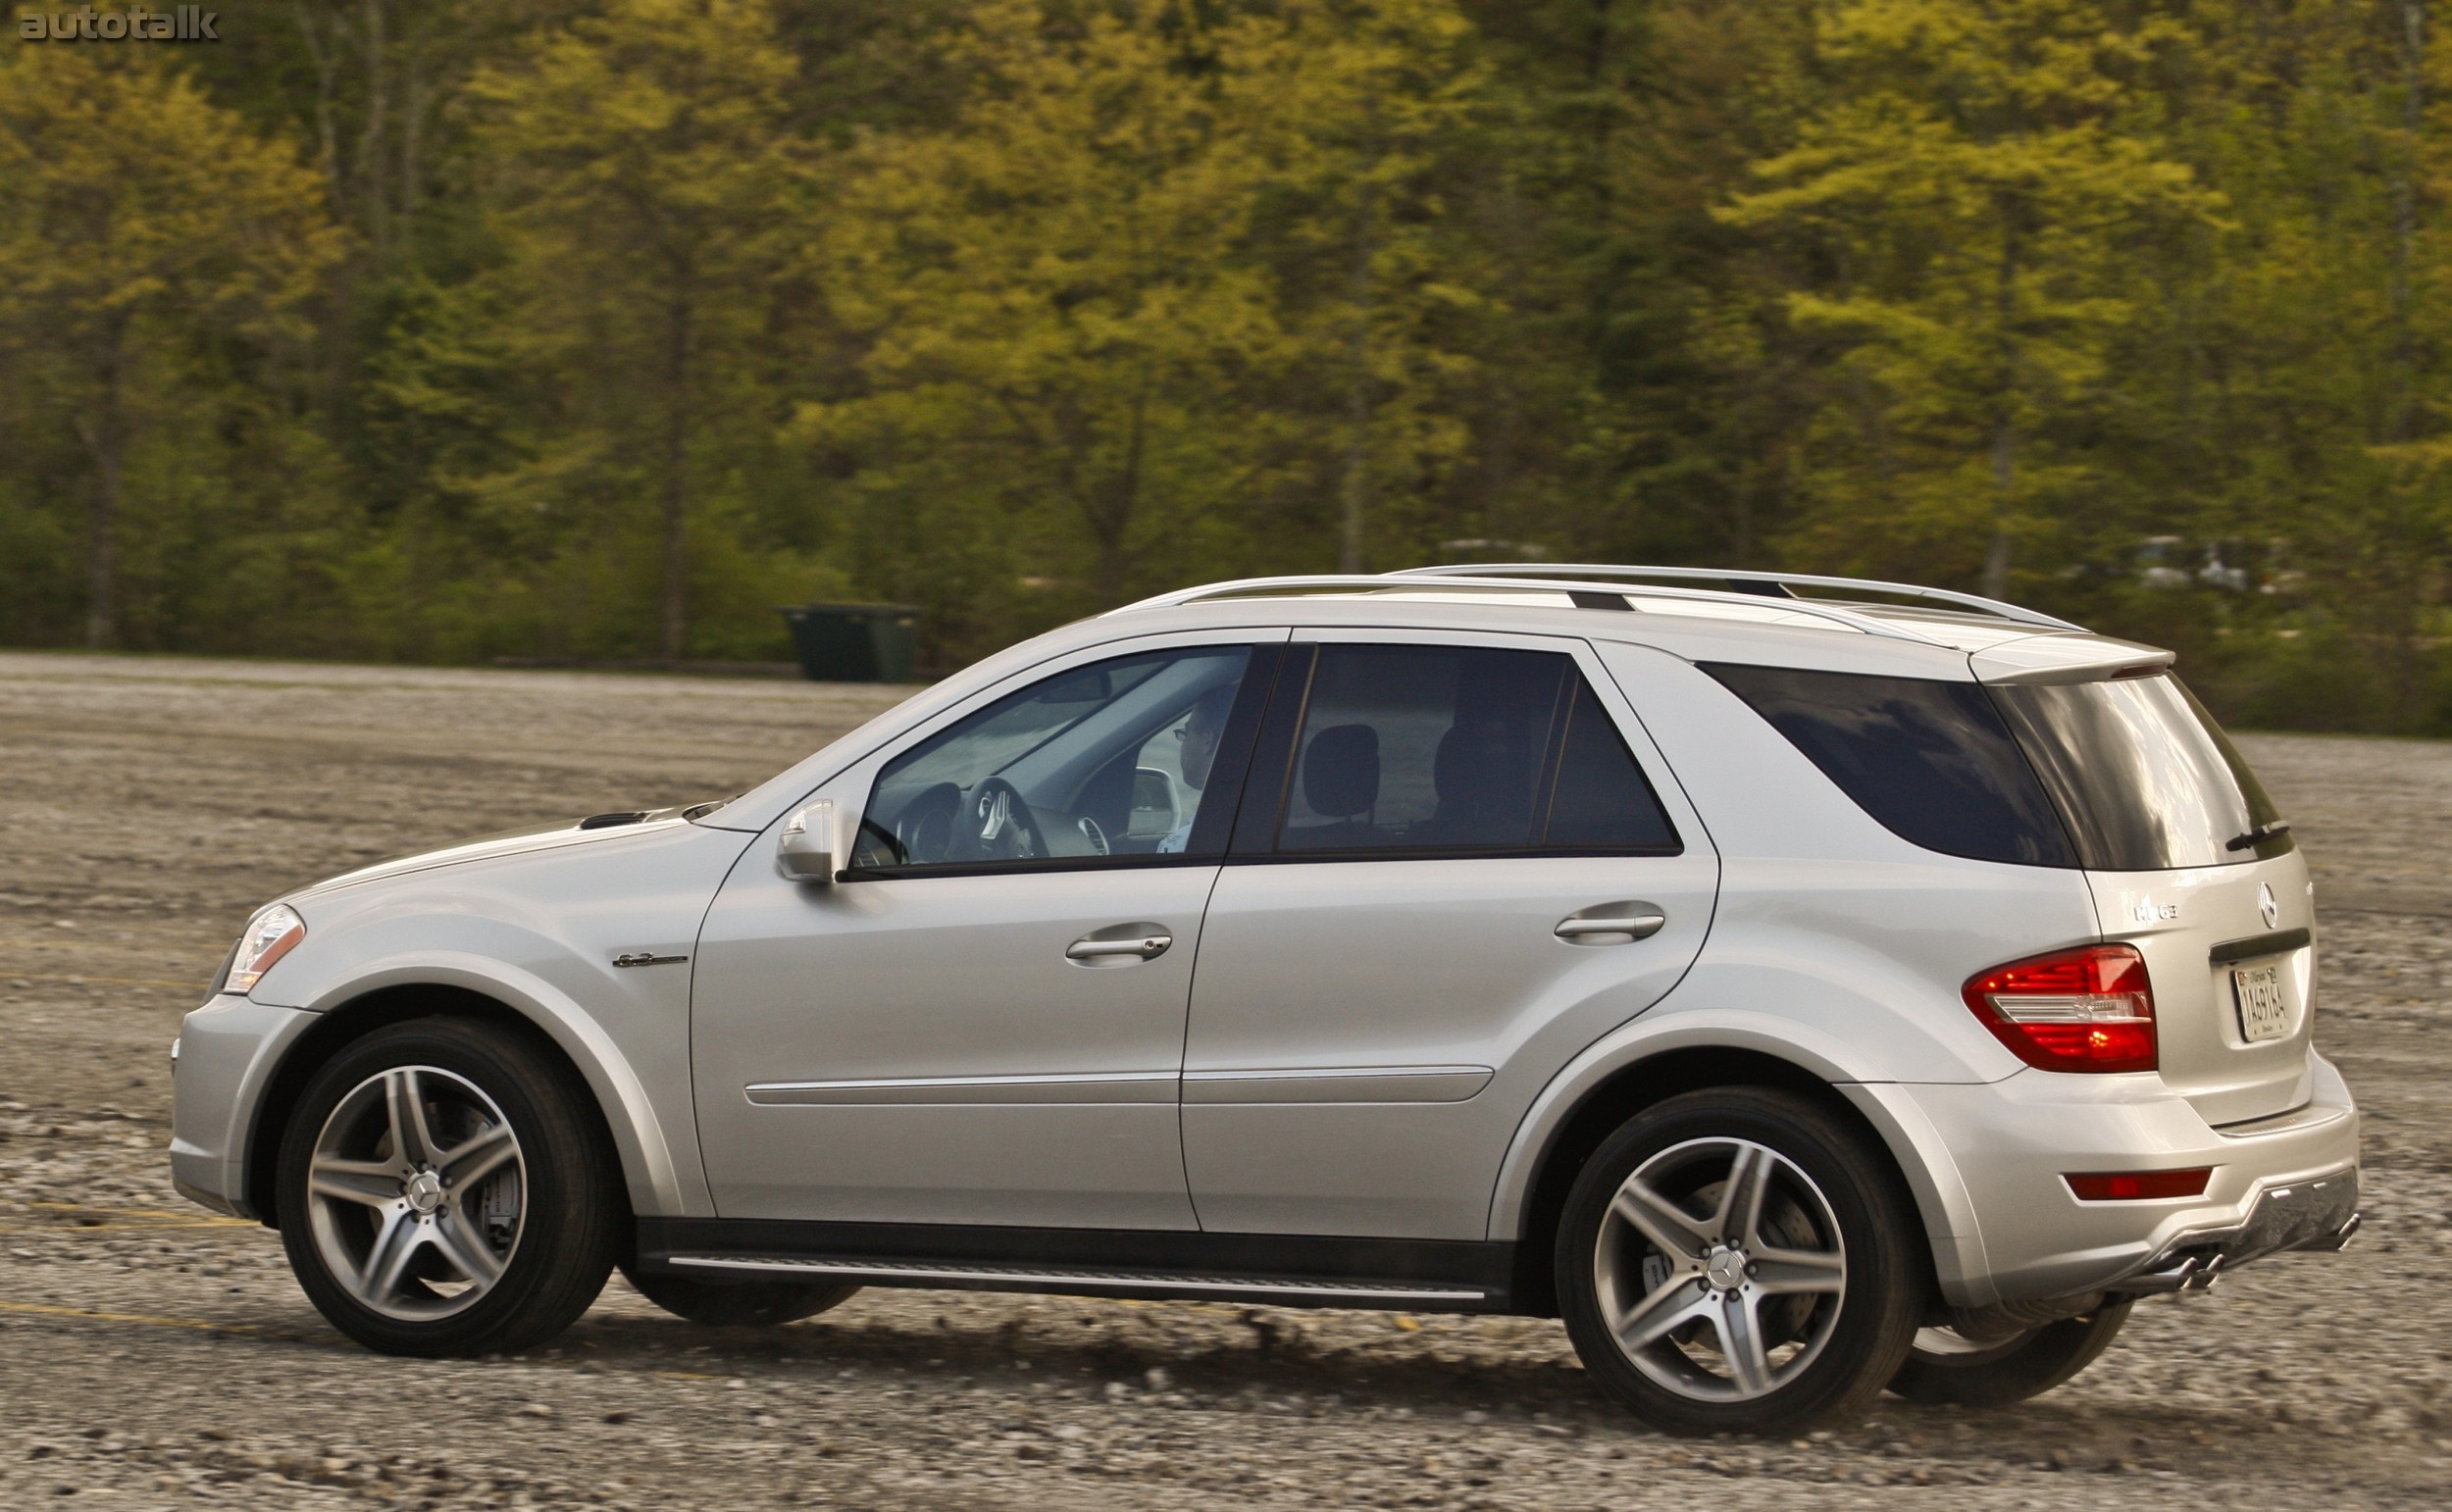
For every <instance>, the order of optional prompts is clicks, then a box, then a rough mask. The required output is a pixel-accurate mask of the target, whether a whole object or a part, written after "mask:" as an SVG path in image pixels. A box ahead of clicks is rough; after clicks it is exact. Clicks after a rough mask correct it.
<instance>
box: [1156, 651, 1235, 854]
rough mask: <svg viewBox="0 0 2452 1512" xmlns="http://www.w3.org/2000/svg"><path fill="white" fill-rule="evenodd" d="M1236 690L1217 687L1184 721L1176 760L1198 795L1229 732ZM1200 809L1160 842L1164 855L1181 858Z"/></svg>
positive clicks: (1188, 814)
mask: <svg viewBox="0 0 2452 1512" xmlns="http://www.w3.org/2000/svg"><path fill="white" fill-rule="evenodd" d="M1234 701H1235V689H1234V686H1233V684H1231V683H1229V684H1228V685H1226V686H1224V687H1213V688H1211V689H1209V690H1208V691H1207V692H1205V693H1203V694H1201V695H1200V701H1199V702H1198V703H1195V704H1194V705H1193V706H1192V712H1191V714H1190V715H1188V716H1187V717H1186V718H1185V720H1184V729H1183V746H1182V750H1181V754H1180V755H1179V756H1178V757H1177V758H1176V759H1177V761H1178V763H1179V764H1180V766H1181V767H1182V770H1183V779H1184V785H1185V786H1186V787H1189V788H1192V789H1193V790H1194V791H1196V792H1198V791H1200V789H1201V788H1203V787H1206V786H1207V785H1208V781H1209V768H1210V766H1211V765H1212V764H1214V763H1215V762H1216V760H1217V740H1218V736H1219V735H1221V734H1223V733H1224V732H1225V730H1226V714H1227V711H1228V710H1229V709H1231V708H1232V707H1233V705H1234ZM1199 814H1200V805H1199V804H1198V803H1195V804H1193V805H1192V806H1191V807H1190V808H1189V809H1187V810H1186V811H1185V813H1184V819H1183V823H1181V824H1179V825H1177V826H1176V827H1175V828H1174V829H1173V830H1172V831H1170V832H1168V833H1167V834H1166V836H1165V838H1163V839H1161V840H1159V841H1158V845H1157V853H1158V854H1159V855H1161V856H1167V855H1180V854H1182V852H1183V848H1184V846H1185V844H1186V843H1187V842H1189V841H1190V840H1191V838H1192V823H1193V820H1194V819H1195V818H1196V817H1197V816H1198V815H1199Z"/></svg>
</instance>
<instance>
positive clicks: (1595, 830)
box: [1276, 643, 1678, 855]
mask: <svg viewBox="0 0 2452 1512" xmlns="http://www.w3.org/2000/svg"><path fill="white" fill-rule="evenodd" d="M1281 749H1283V747H1281ZM1677 848H1678V843H1677V836H1676V832H1675V831H1674V830H1673V829H1672V827H1671V826H1670V824H1669V822H1668V817H1667V815H1666V814H1664V813H1662V812H1661V810H1660V801H1659V799H1658V798H1657V797H1655V796H1654V794H1653V792H1652V787H1651V784H1650V783H1649V782H1647V781H1645V780H1644V776H1643V773H1642V771H1641V769H1639V768H1638V767H1637V766H1636V765H1635V761H1634V757H1633V756H1632V755H1631V754H1630V753H1629V752H1628V751H1627V749H1626V744H1625V741H1624V740H1623V739H1622V738H1621V737H1620V736H1619V735H1618V732H1617V730H1616V727H1615V726H1614V725H1612V724H1611V723H1610V721H1609V714H1608V712H1607V711H1606V710H1604V709H1603V708H1602V707H1601V705H1600V703H1599V702H1598V701H1597V700H1596V699H1595V698H1594V697H1593V694H1592V691H1591V689H1590V688H1589V687H1587V686H1586V685H1585V683H1584V680H1583V676H1582V674H1580V673H1579V672H1577V671H1576V670H1575V664H1574V661H1573V659H1572V658H1570V657H1566V656H1562V655H1559V654H1558V653H1555V652H1547V651H1514V650H1503V649H1499V648H1495V647H1486V646H1421V645H1350V644H1342V643H1338V644H1329V645H1323V646H1321V647H1320V648H1319V650H1318V654H1317V660H1316V662H1315V664H1314V667H1313V670H1312V674H1311V682H1310V689H1309V695H1308V697H1307V698H1306V699H1304V701H1303V717H1302V720H1301V728H1300V730H1299V731H1297V732H1296V739H1295V743H1294V747H1293V753H1292V765H1291V769H1290V771H1289V772H1288V774H1287V781H1286V786H1285V807H1284V811H1283V814H1282V816H1281V818H1280V821H1279V826H1278V831H1277V835H1276V849H1277V850H1278V851H1279V852H1280V853H1295V854H1303V853H1333V852H1378V853H1389V852H1403V853H1412V854H1426V855H1428V854H1440V855H1445V854H1456V853H1469V852H1474V851H1508V852H1524V851H1537V850H1633V851H1669V852H1673V851H1675V850H1676V849H1677Z"/></svg>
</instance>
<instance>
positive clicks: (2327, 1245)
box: [2292, 1213, 2367, 1255]
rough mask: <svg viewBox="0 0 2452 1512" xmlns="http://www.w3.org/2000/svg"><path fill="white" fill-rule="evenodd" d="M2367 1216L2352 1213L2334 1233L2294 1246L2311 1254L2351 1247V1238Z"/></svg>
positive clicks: (2332, 1252) (2331, 1252)
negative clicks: (2347, 1220)
mask: <svg viewBox="0 0 2452 1512" xmlns="http://www.w3.org/2000/svg"><path fill="white" fill-rule="evenodd" d="M2366 1218H2367V1215H2366V1214H2364V1213H2352V1214H2351V1215H2350V1219H2349V1222H2347V1223H2345V1224H2343V1225H2342V1226H2341V1227H2340V1228H2338V1229H2335V1230H2334V1231H2333V1232H2332V1233H2330V1234H2320V1235H2317V1236H2316V1237H2314V1238H2312V1239H2309V1240H2307V1241H2306V1242H2304V1243H2301V1244H2297V1245H2293V1246H2292V1247H2293V1248H2296V1249H2299V1250H2303V1251H2306V1252H2308V1253H2311V1254H2319V1255H2329V1254H2334V1253H2337V1252H2338V1251H2340V1250H2343V1249H2347V1248H2348V1247H2349V1245H2350V1240H2351V1239H2352V1238H2353V1237H2354V1236H2356V1235H2357V1234H2358V1232H2359V1225H2360V1224H2361V1223H2363V1222H2365V1221H2366Z"/></svg>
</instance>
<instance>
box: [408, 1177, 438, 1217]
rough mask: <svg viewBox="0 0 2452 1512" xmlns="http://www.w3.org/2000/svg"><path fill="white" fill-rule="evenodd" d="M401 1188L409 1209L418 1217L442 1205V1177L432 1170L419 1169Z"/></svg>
mask: <svg viewBox="0 0 2452 1512" xmlns="http://www.w3.org/2000/svg"><path fill="white" fill-rule="evenodd" d="M401 1190H402V1194H403V1195H404V1196H406V1197H407V1198H408V1199H409V1210H410V1211H411V1212H414V1213H416V1214H417V1215H418V1216H419V1217H420V1218H423V1217H425V1216H426V1215H427V1214H429V1213H432V1212H433V1211H434V1209H436V1208H438V1207H440V1206H442V1178H441V1177H439V1176H436V1175H435V1174H434V1172H432V1171H420V1172H419V1173H417V1175H415V1176H413V1177H410V1178H409V1182H408V1184H407V1185H406V1186H405V1187H403V1188H401Z"/></svg>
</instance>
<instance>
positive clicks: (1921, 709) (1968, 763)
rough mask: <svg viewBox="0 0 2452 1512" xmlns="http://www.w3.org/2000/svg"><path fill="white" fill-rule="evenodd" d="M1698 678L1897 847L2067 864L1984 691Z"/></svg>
mask: <svg viewBox="0 0 2452 1512" xmlns="http://www.w3.org/2000/svg"><path fill="white" fill-rule="evenodd" d="M1705 670H1706V671H1708V672H1710V673H1711V676H1713V677H1715V678H1717V679H1718V680H1720V681H1721V683H1722V684H1724V685H1725V686H1727V687H1728V688H1729V690H1730V691H1732V692H1734V693H1735V694H1736V695H1737V696H1738V697H1740V698H1743V699H1744V700H1745V701H1746V702H1747V703H1749V704H1751V705H1753V707H1754V710H1755V712H1756V713H1758V714H1760V715H1762V717H1763V718H1764V719H1766V720H1768V721H1770V723H1771V726H1772V728H1774V729H1776V730H1777V731H1779V732H1780V733H1781V734H1783V735H1786V736H1787V737H1788V739H1789V741H1790V742H1791V743H1793V744H1794V745H1795V746H1796V748H1797V749H1798V750H1800V751H1803V752H1804V753H1805V754H1806V755H1807V756H1808V757H1809V758H1811V759H1812V760H1813V765H1815V766H1817V767H1819V768H1821V769H1822V771H1823V772H1824V773H1825V774H1827V775H1828V776H1829V778H1830V780H1831V781H1834V782H1837V783H1838V784H1839V786H1840V788H1841V789H1842V790H1844V791H1845V792H1846V793H1847V795H1848V796H1849V797H1851V798H1854V799H1855V800H1856V801H1857V803H1858V804H1859V805H1860V806H1862V807H1863V808H1864V810H1865V812H1866V813H1868V814H1870V815H1872V816H1873V818H1875V819H1877V820H1879V821H1881V823H1882V825H1883V826H1884V827H1885V828H1887V829H1889V830H1890V831H1891V832H1893V833H1895V834H1897V835H1899V836H1900V837H1901V838H1902V839H1907V840H1911V841H1914V842H1915V843H1916V844H1918V845H1921V846H1923V847H1924V848H1925V849H1927V850H1937V851H1941V852H1944V853H1945V854H1948V855H1953V856H1967V857H1971V858H1973V859H1975V860H1978V861H2010V862H2018V863H2023V864H2026V865H2030V866H2073V865H2075V864H2076V858H2075V856H2074V855H2073V854H2072V853H2071V851H2070V849H2069V837H2068V834H2067V833H2066V832H2064V831H2063V830H2062V828H2061V823H2060V819H2059V817H2058V816H2057V815H2056V814H2055V813H2054V812H2053V808H2052V803H2051V801H2050V800H2049V799H2048V798H2047V797H2045V795H2044V790H2043V786H2042V784H2041V783H2039V782H2038V781H2036V780H2035V774H2034V772H2033V771H2032V770H2031V769H2030V768H2028V766H2027V765H2026V762H2025V759H2024V758H2023V757H2022V756H2021V755H2020V754H2019V752H2018V742H2017V740H2016V739H2015V738H2014V737H2013V736H2012V734H2011V732H2010V728H2009V726H2008V725H2007V724H2006V723H2005V722H2004V721H2003V720H2002V717H2001V713H2000V711H1999V710H1997V709H1995V708H1994V707H1993V706H1992V701H1991V700H1990V699H1989V698H1987V697H1986V696H1985V695H1984V689H1983V688H1982V687H1981V686H1979V685H1977V684H1975V683H1972V682H1935V681H1927V680H1920V679H1914V678H1872V677H1861V676H1858V675H1856V674H1853V673H1838V672H1795V671H1790V670H1788V669H1785V668H1775V667H1739V666H1730V665H1720V666H1712V667H1707V668H1706V669H1705Z"/></svg>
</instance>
